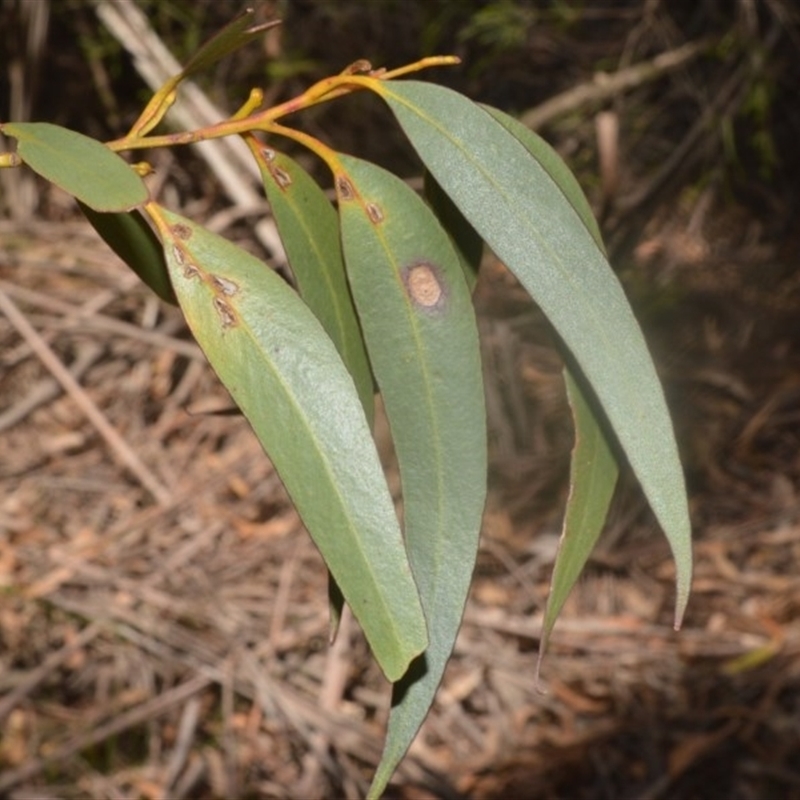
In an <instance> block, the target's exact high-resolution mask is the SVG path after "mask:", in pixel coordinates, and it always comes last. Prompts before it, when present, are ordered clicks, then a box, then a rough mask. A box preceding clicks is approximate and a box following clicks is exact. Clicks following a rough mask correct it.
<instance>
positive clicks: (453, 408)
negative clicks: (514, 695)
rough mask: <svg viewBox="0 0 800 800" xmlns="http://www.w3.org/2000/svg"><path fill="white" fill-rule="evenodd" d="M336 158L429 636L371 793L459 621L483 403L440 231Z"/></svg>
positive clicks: (348, 249) (372, 170) (409, 200)
mask: <svg viewBox="0 0 800 800" xmlns="http://www.w3.org/2000/svg"><path fill="white" fill-rule="evenodd" d="M341 164H342V167H343V168H344V174H343V175H337V188H339V208H340V215H341V226H342V241H343V247H344V253H345V263H346V267H347V272H348V276H349V279H350V284H351V287H352V291H353V297H354V299H355V302H356V308H357V309H358V313H359V318H360V320H361V325H362V329H363V331H364V338H365V340H366V343H367V351H368V352H369V356H370V360H371V363H372V366H373V370H374V373H375V378H376V380H377V382H378V386H379V388H380V391H381V396H382V398H383V402H384V405H385V408H386V413H387V416H388V419H389V423H390V426H391V430H392V439H393V441H394V445H395V450H396V452H397V458H398V463H399V467H400V475H401V479H402V487H403V512H404V528H405V538H406V547H407V549H408V554H409V559H410V561H411V566H412V570H413V572H414V577H415V579H416V581H417V586H418V588H419V593H420V597H421V599H422V605H423V608H424V609H425V615H426V618H427V620H428V631H429V635H430V646H429V647H428V650H427V651H426V652H425V655H424V656H423V658H422V659H420V660H418V661H417V662H415V664H414V665H412V669H411V672H410V673H409V674H408V675H406V676H404V678H403V679H402V680H401V681H400V683H399V684H398V686H397V687H395V692H394V705H393V708H392V712H391V715H390V718H389V729H388V733H387V739H386V744H385V749H384V754H383V758H382V761H381V764H380V765H379V767H378V770H377V773H376V775H375V778H374V783H373V786H372V789H371V791H370V796H371V797H377V796H379V795H380V793H381V792H382V790H383V788H384V787H385V786H386V783H387V781H388V780H389V778H390V777H391V774H392V772H393V771H394V769H395V767H396V766H397V764H398V763H399V761H400V760H401V758H402V757H403V755H404V753H405V751H406V749H407V748H408V746H409V745H410V743H411V741H412V740H413V738H414V736H415V735H416V733H417V731H418V729H419V726H420V725H421V724H422V721H423V720H424V718H425V716H426V714H427V712H428V709H429V708H430V706H431V703H432V702H433V698H434V695H435V693H436V689H437V687H438V686H439V683H440V681H441V678H442V674H443V672H444V668H445V665H446V663H447V660H448V659H449V657H450V654H451V652H452V649H453V645H454V643H455V637H456V634H457V632H458V629H459V626H460V624H461V616H462V614H463V611H464V604H465V602H466V598H467V593H468V591H469V586H470V582H471V578H472V571H473V567H474V564H475V556H476V553H477V549H478V539H479V534H480V526H481V518H482V515H483V507H484V501H485V495H486V411H485V408H484V394H483V383H482V375H481V364H480V350H479V345H478V334H477V325H476V322H475V316H474V312H473V308H472V303H471V297H470V292H469V288H468V286H467V283H466V280H465V278H464V274H463V272H462V269H461V265H460V263H459V259H458V256H457V254H456V252H455V250H454V249H453V247H452V245H451V243H450V241H449V239H448V237H447V234H446V233H445V232H444V230H443V229H442V228H441V226H440V225H439V223H438V221H437V220H436V217H435V216H434V215H433V213H432V212H431V210H430V209H429V208H428V207H427V206H426V204H425V203H424V202H423V201H422V200H421V199H420V198H419V197H418V196H417V195H416V193H415V192H413V191H412V190H411V189H410V188H409V187H408V186H407V185H406V184H405V183H404V182H403V181H401V180H400V179H399V178H397V177H395V176H394V175H392V174H390V173H388V172H386V171H385V170H383V169H381V168H379V167H376V166H374V165H372V164H369V163H368V162H366V161H361V160H359V159H355V158H351V157H347V156H342V157H341ZM343 179H344V180H347V181H348V182H349V188H346V189H345V191H342V188H341V187H342V180H343Z"/></svg>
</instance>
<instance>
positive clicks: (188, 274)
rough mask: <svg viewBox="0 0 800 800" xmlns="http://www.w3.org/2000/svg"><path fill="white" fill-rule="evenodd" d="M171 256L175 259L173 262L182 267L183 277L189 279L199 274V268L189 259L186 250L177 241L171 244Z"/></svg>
mask: <svg viewBox="0 0 800 800" xmlns="http://www.w3.org/2000/svg"><path fill="white" fill-rule="evenodd" d="M172 257H173V258H174V259H175V263H176V264H177V265H178V266H179V267H181V268H182V269H183V277H184V278H187V279H191V278H196V277H198V275H200V270H199V269H198V268H197V267H196V266H195V265H194V264H192V262H191V261H189V259H188V258H187V254H186V252H185V251H184V249H183V248H182V247H181V246H180V245H179V244H178V243H177V242H175V243H174V244H173V245H172Z"/></svg>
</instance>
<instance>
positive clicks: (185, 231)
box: [172, 223, 192, 242]
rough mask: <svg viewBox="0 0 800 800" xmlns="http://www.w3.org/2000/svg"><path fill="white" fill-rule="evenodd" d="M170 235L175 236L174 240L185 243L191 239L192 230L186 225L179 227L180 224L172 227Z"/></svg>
mask: <svg viewBox="0 0 800 800" xmlns="http://www.w3.org/2000/svg"><path fill="white" fill-rule="evenodd" d="M172 233H173V234H174V235H175V238H177V239H180V240H181V241H183V242H187V241H189V239H191V238H192V229H191V228H190V227H189V226H188V225H181V224H180V223H179V224H177V225H173V226H172Z"/></svg>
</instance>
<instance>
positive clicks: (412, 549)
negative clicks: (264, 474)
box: [0, 12, 691, 797]
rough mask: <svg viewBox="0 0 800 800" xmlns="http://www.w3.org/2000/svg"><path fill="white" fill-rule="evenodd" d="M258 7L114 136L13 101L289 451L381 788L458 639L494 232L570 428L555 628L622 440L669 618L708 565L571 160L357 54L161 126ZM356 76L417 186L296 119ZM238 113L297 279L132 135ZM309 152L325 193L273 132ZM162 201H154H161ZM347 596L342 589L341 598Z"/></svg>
mask: <svg viewBox="0 0 800 800" xmlns="http://www.w3.org/2000/svg"><path fill="white" fill-rule="evenodd" d="M268 27H270V25H269V24H267V25H257V24H255V23H254V21H253V19H252V16H251V14H250V13H249V12H248V13H246V14H244V15H243V16H241V17H239V18H238V19H236V20H234V21H233V22H232V23H231V24H230V25H228V26H227V27H226V28H225V29H223V30H222V31H221V32H220V33H219V34H218V35H217V36H216V37H214V38H213V39H212V40H211V41H209V42H208V43H207V44H205V45H204V46H203V47H201V48H200V49H199V50H198V51H197V52H196V53H195V54H194V55H193V56H191V58H189V59H188V62H187V67H186V68H185V69H184V70H183V72H181V73H180V74H179V75H176V76H175V77H174V78H173V79H171V80H170V81H168V82H167V84H166V85H165V86H164V87H163V88H162V89H161V90H160V91H158V92H157V93H156V94H155V95H154V96H153V98H152V100H151V101H150V102H149V103H148V104H147V106H146V108H145V109H144V111H143V112H142V113H141V115H140V116H139V118H138V120H137V121H136V122H135V123H134V125H133V126H132V128H131V129H130V131H129V132H128V133H127V135H125V136H124V137H122V138H121V139H118V140H116V141H114V142H111V143H109V144H102V143H100V142H97V141H94V140H92V139H89V138H87V137H85V136H83V135H81V134H77V133H75V132H72V131H68V130H66V129H64V128H61V127H58V126H55V125H51V124H47V123H24V122H19V123H6V124H4V125H2V126H0V129H2V131H3V133H5V134H6V135H8V136H9V137H12V138H13V139H15V140H16V141H17V151H16V152H15V153H7V154H4V155H2V156H0V166H5V167H15V166H19V165H21V164H26V165H27V166H28V167H30V168H31V169H32V170H34V171H35V172H37V173H38V174H40V175H41V176H43V177H44V178H46V179H48V180H49V181H51V182H53V183H54V184H56V185H58V186H60V187H61V188H62V189H64V190H65V191H67V192H69V193H70V194H72V195H74V196H75V197H76V199H78V200H79V202H80V203H81V207H82V208H84V209H85V213H86V216H87V218H88V219H89V221H90V222H91V223H92V225H94V226H95V228H97V230H98V232H99V233H100V234H101V235H102V236H103V238H104V239H105V240H106V241H107V242H108V243H109V244H110V245H111V246H112V247H113V248H114V249H115V250H116V252H117V253H118V254H120V256H121V257H122V258H123V259H124V260H125V261H126V262H127V263H128V264H129V265H130V266H131V268H132V269H134V270H135V272H136V273H137V275H139V277H140V278H141V279H142V280H143V281H144V282H145V283H147V284H148V285H149V286H150V287H151V288H152V289H153V290H154V291H155V292H156V293H157V294H158V295H159V296H160V297H161V298H163V299H164V300H167V301H177V302H178V304H179V305H180V308H181V309H182V311H183V314H184V316H185V318H186V321H187V323H188V325H189V328H190V329H191V331H192V333H193V334H194V336H195V338H196V339H197V341H198V343H199V345H200V346H201V347H202V349H203V351H204V352H205V354H206V356H207V358H208V360H209V363H210V364H211V366H212V367H213V368H214V370H215V371H216V373H217V375H218V376H219V378H220V380H221V381H222V382H223V383H224V384H225V386H226V387H227V388H228V390H229V391H230V393H231V395H232V397H233V398H234V400H235V401H236V403H237V404H238V406H239V408H240V409H241V411H242V413H243V414H244V415H245V417H246V418H247V419H248V420H249V422H250V424H251V426H252V428H253V430H254V432H255V434H256V436H257V437H258V439H259V441H260V442H261V444H262V445H263V447H264V450H265V451H266V453H267V454H268V455H269V456H270V458H271V459H272V461H273V463H274V465H275V468H276V470H277V471H278V473H279V475H280V476H281V478H282V480H283V482H284V484H285V486H286V489H287V491H288V493H289V495H290V496H291V498H292V500H293V502H294V503H295V505H296V507H297V510H298V512H299V513H300V515H301V517H302V519H303V521H304V523H305V525H306V527H307V529H308V531H309V533H310V535H311V536H312V537H313V539H314V541H315V543H316V545H317V547H318V548H319V550H320V553H321V554H322V557H323V558H324V560H325V563H326V565H327V567H328V569H329V571H330V574H331V581H332V585H333V586H334V587H335V589H336V591H334V592H332V597H342V598H343V599H344V601H345V602H347V603H348V604H349V605H350V607H351V608H352V610H353V612H354V614H355V616H356V618H357V619H358V620H359V622H360V624H361V626H362V628H363V630H364V633H365V635H366V638H367V640H368V641H369V644H370V646H371V648H372V652H373V654H374V656H375V658H376V660H377V662H378V664H379V665H380V667H381V669H382V670H383V672H384V674H385V675H386V677H387V679H388V680H389V681H391V682H392V684H393V695H392V710H391V714H390V719H389V728H388V734H387V739H386V744H385V750H384V755H383V759H382V761H381V763H380V765H379V766H378V770H377V773H376V775H375V778H374V783H373V786H372V788H371V791H370V796H372V797H378V796H380V794H382V792H383V790H384V789H385V787H386V785H387V783H388V781H389V779H390V778H391V775H392V774H393V772H394V770H395V769H396V767H397V765H398V763H399V762H400V760H401V759H402V757H403V755H404V754H405V752H406V750H407V749H408V746H409V745H410V743H411V741H412V740H413V738H414V736H415V735H416V733H417V731H418V730H419V727H420V725H421V724H422V722H423V720H424V718H425V716H426V714H427V712H428V710H429V708H430V706H431V704H432V702H433V699H434V695H435V692H436V689H437V687H438V686H439V683H440V682H441V678H442V675H443V673H444V669H445V666H446V664H447V661H448V659H449V657H450V654H451V653H452V650H453V646H454V643H455V638H456V635H457V632H458V629H459V627H460V623H461V616H462V613H463V609H464V604H465V602H466V598H467V594H468V591H469V586H470V582H471V578H472V572H473V568H474V565H475V558H476V554H477V550H478V542H479V536H480V530H481V518H482V514H483V508H484V503H485V497H486V483H487V476H486V473H487V452H486V449H487V441H486V439H487V437H486V412H485V408H484V392H483V385H482V375H481V364H480V349H479V341H478V332H477V325H476V320H475V314H474V310H473V305H472V302H471V291H472V287H473V286H474V281H475V269H476V264H477V261H478V260H479V258H476V256H478V257H479V255H480V247H479V246H478V247H476V243H479V242H480V241H483V242H486V243H487V244H488V245H489V246H490V247H491V248H492V249H493V250H494V252H495V253H496V254H497V255H498V256H499V257H500V258H501V259H502V260H503V261H504V263H505V264H506V265H507V266H508V268H509V269H510V270H511V271H512V272H513V273H514V274H515V275H516V276H517V278H518V279H519V280H520V282H521V284H522V285H523V286H524V287H525V288H526V290H527V291H528V292H529V294H530V295H531V297H532V298H533V299H534V300H535V301H536V302H537V303H538V304H539V306H540V307H541V308H542V310H543V311H544V313H545V314H546V315H547V316H548V318H549V319H550V321H551V323H552V324H553V326H554V328H555V329H556V331H557V332H558V334H559V335H560V337H561V340H562V342H563V345H564V348H565V355H566V360H567V363H568V364H569V372H568V373H567V374H566V383H567V386H568V388H569V396H570V402H571V406H572V408H573V412H574V418H575V423H576V446H575V451H574V454H573V462H574V463H573V468H572V471H571V484H572V485H571V491H570V495H569V500H568V503H567V509H566V521H565V527H564V532H563V536H562V541H561V546H560V550H559V554H558V559H557V563H556V567H555V571H554V577H553V582H552V594H551V602H550V605H549V608H548V613H547V615H546V630H545V638H546V637H547V635H548V634H549V632H550V630H551V629H552V626H553V624H554V622H555V617H556V616H557V613H558V611H559V609H560V607H561V605H562V604H563V601H564V598H565V597H566V595H567V593H568V592H569V590H570V588H571V587H572V585H573V584H574V582H575V580H576V579H577V577H578V575H579V573H580V571H581V569H582V567H583V565H584V564H585V563H586V560H587V558H588V556H589V554H590V552H591V550H592V548H593V546H594V543H595V542H596V539H597V536H598V534H599V532H600V529H601V527H602V524H603V521H604V518H605V514H606V511H607V508H608V502H609V500H610V497H611V493H612V491H613V489H614V485H615V483H616V478H617V464H616V457H615V453H621V454H624V457H625V458H626V459H627V460H628V462H629V463H630V464H631V466H632V468H633V471H634V473H635V474H636V476H637V478H638V479H639V481H640V483H641V485H642V488H643V491H644V493H645V496H646V497H647V498H648V500H649V502H650V504H651V506H652V508H653V511H654V512H655V514H656V516H657V518H658V520H659V522H660V523H661V526H662V528H663V530H664V533H665V534H666V536H667V538H668V540H669V543H670V546H671V548H672V551H673V553H674V556H675V560H676V566H677V603H676V624H678V623H679V622H680V619H681V617H682V615H683V612H684V609H685V606H686V602H687V599H688V593H689V583H690V576H691V547H690V530H689V519H688V511H687V504H686V495H685V489H684V483H683V475H682V471H681V467H680V463H679V461H678V455H677V448H676V446H675V441H674V436H673V432H672V425H671V422H670V419H669V416H668V413H667V408H666V404H665V402H664V397H663V393H662V389H661V385H660V383H659V381H658V378H657V376H656V373H655V369H654V367H653V364H652V361H651V359H650V356H649V354H648V351H647V347H646V345H645V342H644V339H643V337H642V334H641V331H640V329H639V327H638V325H637V323H636V321H635V319H634V317H633V314H632V312H631V310H630V307H629V305H628V303H627V300H626V299H625V295H624V293H623V291H622V288H621V286H620V284H619V282H618V280H617V278H616V277H615V275H614V273H613V271H612V270H611V268H610V266H609V264H608V261H607V259H606V255H605V252H604V249H603V245H602V242H601V241H600V236H599V233H598V229H597V225H596V224H595V222H594V220H593V218H592V216H591V212H590V210H589V207H588V204H587V202H586V200H585V198H584V196H583V194H582V192H581V190H580V188H579V187H578V185H577V183H576V181H575V179H574V178H573V176H572V175H571V173H570V172H569V170H568V169H567V168H566V167H565V165H564V164H563V162H561V160H560V159H559V158H558V156H557V155H556V154H555V152H554V151H553V150H552V149H551V148H550V147H549V146H548V145H547V144H546V143H545V142H544V141H543V140H541V139H540V138H539V137H538V136H536V135H535V134H533V133H531V132H530V131H528V130H527V129H525V128H524V127H523V126H521V125H520V124H519V123H518V122H516V121H515V120H514V119H512V118H510V117H508V116H507V115H505V114H503V113H502V112H500V111H497V110H496V109H492V108H487V107H484V106H480V105H478V104H476V103H474V102H472V101H471V100H469V99H467V98H466V97H465V96H463V95H461V94H458V93H456V92H454V91H452V90H450V89H447V88H444V87H442V86H437V85H435V84H431V83H426V82H421V81H417V80H401V79H402V78H404V77H405V76H407V75H408V74H410V73H413V72H417V71H419V70H421V69H423V68H426V67H429V66H446V65H448V64H452V63H454V61H455V59H453V58H450V57H432V58H428V59H423V60H422V61H419V62H416V63H414V64H411V65H409V66H406V67H402V68H400V69H396V70H394V71H389V72H386V71H384V70H375V69H373V68H372V66H371V65H370V64H369V63H367V62H365V61H358V62H355V63H354V64H353V65H352V66H351V67H349V68H348V69H346V70H345V71H344V72H342V73H341V74H339V75H335V76H332V77H329V78H325V79H323V80H321V81H319V82H317V83H315V84H314V85H312V86H311V87H310V88H308V89H307V90H306V91H304V92H303V93H302V94H300V95H299V96H297V97H294V98H292V99H290V100H288V101H286V102H283V103H281V104H279V105H276V106H273V107H262V101H263V95H262V93H261V91H260V90H254V91H253V92H252V94H251V97H250V99H249V100H248V102H247V103H246V104H245V106H244V107H243V108H241V109H240V110H239V111H238V112H237V113H236V114H234V115H233V116H232V117H230V118H229V119H226V120H222V121H220V122H219V123H217V124H215V125H212V126H209V127H207V128H203V129H200V130H195V131H186V132H179V133H175V134H167V135H154V134H153V133H152V131H153V130H155V129H156V126H157V125H158V124H159V123H160V122H161V120H162V119H163V117H164V115H165V114H166V113H167V111H168V110H169V108H170V106H171V105H172V103H173V102H174V99H175V93H176V91H177V90H178V89H179V88H180V85H181V83H182V81H183V80H184V79H185V78H186V77H187V76H189V75H190V74H193V73H195V72H196V71H198V70H201V69H207V68H208V67H209V66H211V65H212V64H214V63H215V62H216V61H217V60H218V59H220V58H222V57H224V56H226V55H228V54H229V53H231V52H233V51H234V50H236V49H237V48H239V47H240V46H242V45H244V44H246V43H247V42H248V41H252V40H253V39H256V38H257V37H259V36H260V35H261V34H262V33H263V32H264V31H265V30H266V29H267V28H268ZM355 92H361V93H370V94H371V95H374V96H375V97H377V98H378V99H380V100H382V101H383V102H385V103H386V105H387V106H388V107H389V109H390V110H391V112H392V114H393V115H394V117H395V119H396V121H397V123H398V125H399V127H400V129H401V130H402V132H403V133H404V135H405V136H406V137H407V138H408V140H409V142H410V143H411V146H412V147H413V148H414V150H415V151H416V152H417V154H418V156H419V158H420V159H421V161H422V162H423V164H424V166H425V168H426V170H427V171H428V173H429V174H428V178H427V180H426V184H427V190H426V194H425V199H423V198H422V197H420V196H419V195H417V194H416V193H415V192H414V191H413V190H412V189H411V188H409V186H408V185H407V184H406V183H405V182H404V181H402V180H400V179H399V178H398V177H397V176H396V175H393V174H392V173H390V172H387V171H386V170H384V169H383V168H381V167H378V166H376V165H374V164H372V163H370V162H368V161H365V160H363V159H361V158H358V157H355V156H354V155H351V154H345V153H342V152H338V151H337V150H335V149H332V148H331V147H330V146H329V145H327V144H325V143H323V142H322V141H320V140H319V139H317V138H314V137H311V136H309V135H308V134H307V133H304V132H302V131H301V130H299V129H297V128H293V127H287V126H285V125H284V124H283V118H284V117H286V116H288V115H290V114H294V113H296V112H298V111H303V110H305V109H309V108H311V107H313V106H316V105H318V104H321V103H325V102H328V101H331V100H335V99H336V98H339V97H343V96H346V95H349V94H352V93H355ZM222 136H241V137H243V138H244V140H245V141H246V142H247V144H248V146H249V147H250V151H251V153H252V155H253V157H254V159H255V160H256V162H257V163H258V166H259V168H260V171H261V175H262V178H263V182H264V189H265V193H266V195H267V197H268V198H269V200H270V202H271V205H272V208H273V212H274V216H275V221H276V224H277V227H278V230H279V233H280V235H281V238H282V240H283V242H284V245H285V248H286V252H287V255H288V257H289V259H290V262H291V266H292V268H293V272H294V273H295V275H296V276H297V292H295V290H294V289H292V288H291V287H289V286H288V285H287V284H286V283H285V282H284V281H283V280H282V279H281V278H280V277H278V276H277V275H276V274H275V273H274V272H272V271H271V270H270V269H269V267H268V266H267V265H266V264H264V263H262V262H261V261H259V260H258V259H257V258H255V257H254V256H252V255H250V254H248V253H247V252H245V251H244V250H242V249H241V248H239V247H237V246H236V245H234V244H232V243H231V242H229V241H227V240H225V239H223V238H222V237H220V236H218V235H216V234H213V233H211V232H210V231H208V230H206V229H204V228H203V227H202V226H201V225H199V224H197V223H196V222H194V221H193V220H190V219H187V218H185V217H183V216H180V215H179V214H177V213H175V212H173V211H171V210H169V209H167V208H165V207H164V206H162V205H161V204H160V203H159V202H158V201H157V200H156V199H154V198H152V197H151V196H150V190H149V188H148V185H147V182H146V181H145V179H144V178H143V177H141V176H142V175H144V174H146V172H147V169H146V167H145V166H143V165H141V164H140V165H137V168H136V169H133V168H131V166H130V165H129V164H128V162H127V161H125V160H124V159H123V158H122V157H121V156H120V155H118V154H119V153H121V152H130V151H134V150H138V149H145V148H153V147H171V146H174V145H177V144H186V143H189V142H197V141H202V140H205V139H211V138H219V137H222ZM287 141H289V142H293V143H295V144H299V145H302V146H304V147H306V148H308V149H309V150H311V151H312V152H313V153H315V154H316V155H317V156H319V158H321V159H322V161H323V162H324V163H325V165H326V166H327V168H328V169H329V171H330V173H331V175H332V178H333V185H334V187H335V193H336V202H335V204H332V203H331V201H330V200H329V199H328V198H327V197H326V195H325V194H324V193H323V191H322V190H321V189H320V187H319V186H318V185H317V184H316V182H315V181H314V180H313V178H312V177H311V176H310V175H308V174H307V173H306V172H305V171H304V170H303V168H302V167H301V166H300V164H299V163H298V162H297V161H295V160H293V159H290V158H289V157H288V156H287V155H286V154H285V153H284V152H282V150H281V144H280V142H287ZM144 223H146V224H144ZM376 391H377V392H378V393H379V394H380V395H381V398H382V401H383V406H384V408H385V410H386V414H387V417H388V420H389V423H390V427H391V434H392V439H393V443H394V447H395V451H396V453H397V457H398V462H399V469H400V475H401V480H402V492H403V522H402V525H401V523H400V522H399V520H398V517H397V515H396V514H395V510H394V507H393V504H392V499H391V495H390V493H389V489H388V486H387V484H386V479H385V476H384V474H383V471H382V468H381V465H380V461H379V459H378V454H377V450H376V447H375V443H374V441H373V437H372V422H373V414H374V407H373V402H374V392H376ZM333 612H334V614H336V613H338V608H336V606H335V604H334V608H333Z"/></svg>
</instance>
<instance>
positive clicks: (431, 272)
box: [403, 261, 445, 310]
mask: <svg viewBox="0 0 800 800" xmlns="http://www.w3.org/2000/svg"><path fill="white" fill-rule="evenodd" d="M437 271H438V270H437V269H436V267H435V266H434V265H433V264H430V263H429V262H427V261H418V262H416V263H414V264H410V265H409V266H407V267H406V268H405V269H404V270H403V282H404V283H405V285H406V291H407V292H408V296H409V297H410V298H411V300H412V302H413V303H414V304H415V305H418V306H421V307H422V308H425V309H428V310H434V309H438V308H441V306H442V305H443V304H444V300H445V290H444V287H443V286H442V283H441V281H440V280H439V276H438V275H437Z"/></svg>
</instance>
